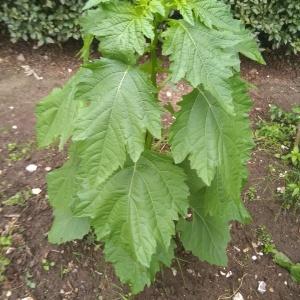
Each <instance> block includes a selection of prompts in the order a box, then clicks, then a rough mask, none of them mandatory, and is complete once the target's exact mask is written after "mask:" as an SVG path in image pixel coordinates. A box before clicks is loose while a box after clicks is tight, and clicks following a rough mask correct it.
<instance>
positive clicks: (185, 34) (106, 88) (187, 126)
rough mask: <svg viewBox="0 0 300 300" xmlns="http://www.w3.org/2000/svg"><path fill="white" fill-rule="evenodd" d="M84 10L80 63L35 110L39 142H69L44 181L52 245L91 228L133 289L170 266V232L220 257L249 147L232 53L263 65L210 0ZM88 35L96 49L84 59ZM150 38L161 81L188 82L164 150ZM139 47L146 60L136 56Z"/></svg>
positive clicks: (159, 0) (102, 3) (239, 205)
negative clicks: (162, 64)
mask: <svg viewBox="0 0 300 300" xmlns="http://www.w3.org/2000/svg"><path fill="white" fill-rule="evenodd" d="M85 9H86V10H87V11H86V13H85V14H84V16H83V18H82V20H81V25H82V31H83V33H84V47H83V50H82V51H81V53H82V56H83V58H84V61H85V64H84V65H83V66H82V67H81V68H80V70H79V71H78V72H77V73H76V74H75V75H74V76H73V78H71V79H70V81H69V82H67V83H66V85H65V86H64V87H63V88H60V89H55V90H54V91H53V92H52V93H51V94H50V95H49V96H48V97H46V98H45V99H44V100H43V101H42V102H41V103H40V104H39V105H38V107H37V139H38V143H39V145H40V146H44V147H46V146H48V145H49V144H51V143H53V142H55V141H58V142H59V146H60V148H61V149H62V148H63V146H64V145H65V144H66V143H67V142H68V141H69V140H70V142H69V143H68V144H70V147H69V159H68V161H67V162H66V164H65V165H64V166H63V167H62V168H60V169H58V170H55V171H53V172H52V173H50V174H49V175H48V178H47V181H48V195H49V201H50V204H51V205H52V207H53V208H54V223H53V226H52V228H51V230H50V232H49V235H48V236H49V240H50V242H52V243H63V242H67V241H70V240H73V239H80V238H82V237H83V236H84V235H86V234H87V233H88V232H89V230H90V227H92V228H93V230H94V232H95V234H96V236H97V239H98V240H101V241H102V242H103V243H104V253H105V256H106V259H107V260H108V261H109V262H111V263H113V265H114V267H115V269H116V273H117V275H118V276H119V277H120V279H121V281H122V282H123V283H127V284H129V285H130V287H131V289H132V291H133V293H138V292H140V291H141V290H143V288H144V287H145V285H149V284H150V283H151V281H153V280H154V278H155V274H156V273H157V272H158V271H159V270H160V268H161V266H162V265H167V266H169V265H170V263H171V261H172V259H173V257H174V248H175V246H176V245H175V242H174V240H173V238H174V236H175V234H176V232H177V233H178V235H179V236H180V238H181V241H182V242H183V245H184V247H185V249H187V250H190V251H192V252H193V253H194V254H195V255H197V256H198V257H199V258H200V259H202V260H205V261H208V262H209V263H212V264H217V265H226V263H227V257H226V247H227V243H228V241H229V238H230V234H229V224H228V223H229V221H231V220H238V221H240V222H247V221H249V220H250V216H249V214H248V212H247V211H246V209H245V207H244V205H243V202H242V201H241V197H240V192H241V188H242V186H243V184H244V182H245V179H246V177H247V171H246V166H245V164H246V162H247V160H248V158H249V151H250V149H251V148H252V145H253V142H252V140H251V132H250V129H249V120H248V112H249V109H250V106H251V101H250V98H249V96H248V94H247V92H248V85H247V84H246V83H245V82H244V81H243V80H242V79H241V78H240V74H239V65H240V61H239V53H242V54H244V55H246V56H248V57H249V58H252V59H255V60H257V61H259V62H261V63H262V62H263V59H262V57H261V55H260V53H259V50H258V48H257V45H256V43H255V41H254V40H253V38H252V35H251V34H250V33H249V32H248V31H247V30H245V29H244V28H243V26H242V25H241V23H240V22H239V21H238V20H234V19H233V18H232V16H231V14H230V11H229V8H228V7H227V6H226V5H225V4H223V3H222V2H220V1H217V0H201V1H196V0H195V1H191V2H190V1H183V0H165V1H164V0H152V1H149V0H139V1H117V0H116V1H109V0H90V1H88V2H87V4H86V6H85ZM175 12H176V13H175ZM178 16H180V17H179V18H178ZM175 17H176V18H175ZM93 39H95V40H100V45H99V50H100V52H101V53H102V55H103V56H104V57H103V58H101V59H98V60H93V61H90V60H89V52H90V51H89V46H90V45H91V41H92V40H93ZM160 45H162V47H161V48H162V53H163V55H166V56H168V57H169V59H170V69H169V78H168V81H170V82H173V83H175V82H177V81H179V80H181V79H185V80H187V82H188V83H189V84H190V85H191V86H192V87H193V88H194V90H193V92H192V93H190V94H188V95H187V96H185V97H183V101H182V102H181V110H180V111H179V112H177V113H175V116H174V117H175V119H176V120H175V122H174V124H173V125H172V127H171V129H170V133H169V137H168V143H169V145H170V149H171V151H170V152H168V153H164V154H159V153H157V151H155V149H157V144H158V143H157V140H160V139H161V138H162V137H161V131H162V122H161V117H162V114H163V113H164V111H167V108H164V107H163V106H162V105H160V103H159V101H158V87H157V84H156V76H157V72H158V69H159V66H158V65H159V64H158V60H159V58H158V52H159V49H160ZM145 53H150V64H149V65H150V68H149V67H143V66H140V65H139V63H138V61H139V58H140V57H141V56H142V55H144V54H145ZM147 70H148V71H147ZM164 138H165V137H163V139H164ZM154 140H155V142H154ZM153 145H154V146H153ZM188 212H190V213H191V217H188V214H187V213H188Z"/></svg>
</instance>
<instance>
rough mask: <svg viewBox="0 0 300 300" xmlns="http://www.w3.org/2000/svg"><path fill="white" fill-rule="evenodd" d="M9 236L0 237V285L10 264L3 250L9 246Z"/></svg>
mask: <svg viewBox="0 0 300 300" xmlns="http://www.w3.org/2000/svg"><path fill="white" fill-rule="evenodd" d="M11 243H12V242H11V237H10V236H0V283H1V282H2V281H3V280H5V276H4V272H5V271H6V268H7V266H8V265H9V264H10V260H9V259H8V258H7V257H5V250H6V249H7V248H8V247H10V246H11Z"/></svg>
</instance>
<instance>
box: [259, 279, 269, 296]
mask: <svg viewBox="0 0 300 300" xmlns="http://www.w3.org/2000/svg"><path fill="white" fill-rule="evenodd" d="M257 290H258V292H259V293H261V294H264V293H265V292H266V291H267V284H266V283H265V282H264V281H259V282H258V288H257Z"/></svg>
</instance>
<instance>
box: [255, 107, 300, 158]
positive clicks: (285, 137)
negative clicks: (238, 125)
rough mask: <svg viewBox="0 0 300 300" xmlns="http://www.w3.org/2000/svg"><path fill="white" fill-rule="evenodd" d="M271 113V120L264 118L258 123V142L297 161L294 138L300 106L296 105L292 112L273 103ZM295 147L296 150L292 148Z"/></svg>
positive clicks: (256, 133)
mask: <svg viewBox="0 0 300 300" xmlns="http://www.w3.org/2000/svg"><path fill="white" fill-rule="evenodd" d="M269 114H270V120H268V121H265V120H262V121H260V122H259V123H258V124H257V127H258V129H257V130H256V132H255V136H256V140H257V142H258V143H259V144H260V145H263V146H265V147H266V148H267V149H268V150H272V151H273V152H275V153H277V156H279V157H282V158H286V159H291V161H292V162H293V163H296V162H297V160H298V158H297V149H296V147H294V140H295V136H296V133H297V126H298V123H299V121H300V107H299V106H296V107H294V108H293V109H292V111H291V112H286V111H283V110H282V109H281V108H279V107H278V106H275V105H271V106H270V111H269ZM293 147H294V150H291V149H293ZM288 151H291V152H289V153H288ZM287 153H288V155H286V154H287Z"/></svg>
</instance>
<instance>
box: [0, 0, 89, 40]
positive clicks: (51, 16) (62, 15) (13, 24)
mask: <svg viewBox="0 0 300 300" xmlns="http://www.w3.org/2000/svg"><path fill="white" fill-rule="evenodd" d="M85 2H86V1H85V0H3V1H0V23H2V28H4V29H5V30H6V31H8V33H9V35H10V37H11V40H12V41H13V42H16V41H18V40H25V41H27V40H29V39H31V40H35V41H37V42H38V44H39V46H40V45H42V44H45V43H54V42H64V41H66V40H68V39H69V38H71V37H72V38H75V39H78V38H79V37H80V33H79V27H78V17H79V15H80V13H81V9H82V7H83V5H84V3H85Z"/></svg>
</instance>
